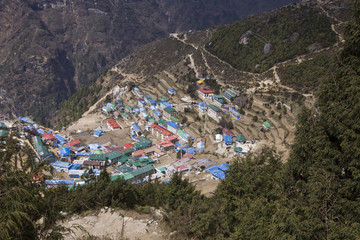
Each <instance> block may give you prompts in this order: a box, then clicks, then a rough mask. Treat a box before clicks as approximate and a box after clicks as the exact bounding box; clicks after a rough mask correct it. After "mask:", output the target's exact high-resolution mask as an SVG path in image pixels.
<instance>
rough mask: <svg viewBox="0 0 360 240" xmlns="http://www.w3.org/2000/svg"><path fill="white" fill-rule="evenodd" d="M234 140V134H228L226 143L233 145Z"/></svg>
mask: <svg viewBox="0 0 360 240" xmlns="http://www.w3.org/2000/svg"><path fill="white" fill-rule="evenodd" d="M232 144H233V141H232V136H231V135H226V136H225V145H232Z"/></svg>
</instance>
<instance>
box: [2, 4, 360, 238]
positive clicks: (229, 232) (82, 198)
mask: <svg viewBox="0 0 360 240" xmlns="http://www.w3.org/2000/svg"><path fill="white" fill-rule="evenodd" d="M359 39H360V1H359V0H355V1H354V21H353V22H352V23H350V24H349V25H348V26H347V28H346V31H345V40H346V42H345V44H344V48H343V50H342V51H341V53H340V54H339V56H338V57H337V62H336V67H335V74H334V75H332V76H324V77H323V78H321V79H320V80H319V87H318V89H319V90H318V93H317V99H318V100H317V104H316V107H315V108H314V109H311V110H309V109H305V108H304V109H303V112H302V113H301V114H300V115H299V118H298V125H297V130H296V138H295V141H294V144H293V146H292V150H291V154H290V157H289V159H288V161H287V162H286V163H282V162H281V161H280V157H279V156H278V155H277V154H276V153H275V152H274V151H273V150H272V149H264V150H263V151H262V153H260V154H258V155H249V156H247V157H246V158H245V159H238V160H236V161H235V162H234V163H233V164H232V167H231V169H230V171H229V172H228V174H227V178H226V179H225V180H223V181H222V182H221V184H220V185H219V187H218V189H217V190H216V192H215V194H214V195H213V196H212V197H209V198H207V197H205V196H203V195H201V194H200V193H199V192H198V191H196V190H195V188H194V186H193V185H191V184H190V183H189V182H188V181H187V180H182V178H181V176H180V175H174V176H173V178H172V179H171V182H170V183H169V184H159V183H158V182H151V183H144V184H139V185H135V184H130V183H128V182H125V181H123V180H121V179H118V180H116V181H113V182H112V181H110V177H109V176H108V175H107V174H106V173H104V172H103V173H102V174H101V175H100V177H99V178H98V179H96V180H92V179H89V181H92V183H91V184H88V185H86V186H82V187H77V188H76V189H75V190H71V191H68V190H67V189H65V188H57V189H47V190H45V189H44V186H43V185H42V184H35V183H31V181H30V179H31V176H33V175H34V174H35V173H37V172H38V171H39V168H41V167H42V166H38V167H34V166H33V165H32V166H29V167H27V168H26V169H28V170H27V171H26V172H24V171H21V170H19V169H17V168H15V167H14V164H13V160H14V159H15V158H18V157H17V156H18V155H17V154H18V152H19V151H20V150H21V149H19V148H20V147H19V146H18V145H17V144H16V142H15V140H13V138H12V137H10V138H9V139H8V141H7V145H2V146H1V147H2V148H6V151H1V152H0V171H1V172H0V239H36V238H41V239H60V238H61V234H60V233H59V232H58V231H57V230H60V229H56V228H54V223H55V221H56V220H58V219H61V215H60V211H65V212H68V213H70V214H71V213H81V212H83V211H86V210H91V209H98V208H101V207H104V206H111V207H118V208H125V209H141V208H147V207H149V206H153V207H156V208H162V209H163V210H165V217H164V221H166V222H167V223H168V224H169V226H170V227H171V229H173V230H176V231H177V235H175V236H174V238H178V239H360V161H359V159H360V111H359V109H360V69H359V66H360V48H359ZM23 158H24V159H23V161H25V157H23ZM28 158H29V159H32V158H33V156H31V154H30V153H29V154H28ZM30 163H31V161H30ZM42 217H43V224H35V223H36V222H37V221H38V220H39V219H41V218H42ZM48 229H52V231H48Z"/></svg>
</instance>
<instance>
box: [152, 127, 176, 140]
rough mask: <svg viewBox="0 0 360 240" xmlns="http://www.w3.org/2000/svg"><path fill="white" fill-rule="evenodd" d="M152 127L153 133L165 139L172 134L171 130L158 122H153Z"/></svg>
mask: <svg viewBox="0 0 360 240" xmlns="http://www.w3.org/2000/svg"><path fill="white" fill-rule="evenodd" d="M150 127H151V134H153V135H156V137H157V138H161V139H164V138H167V137H170V136H171V135H172V133H171V132H170V131H169V130H167V129H165V128H163V127H160V126H159V125H157V124H152V125H151V126H150Z"/></svg>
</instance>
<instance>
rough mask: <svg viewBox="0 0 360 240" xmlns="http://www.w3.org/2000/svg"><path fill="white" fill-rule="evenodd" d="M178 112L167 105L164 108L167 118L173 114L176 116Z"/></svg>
mask: <svg viewBox="0 0 360 240" xmlns="http://www.w3.org/2000/svg"><path fill="white" fill-rule="evenodd" d="M177 114H178V112H177V111H176V110H175V109H173V108H172V107H166V108H164V112H163V115H164V117H165V118H167V119H169V120H170V118H171V117H173V116H176V115H177Z"/></svg>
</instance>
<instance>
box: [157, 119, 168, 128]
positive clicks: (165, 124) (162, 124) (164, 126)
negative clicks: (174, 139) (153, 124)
mask: <svg viewBox="0 0 360 240" xmlns="http://www.w3.org/2000/svg"><path fill="white" fill-rule="evenodd" d="M158 125H159V126H160V127H163V128H165V129H167V122H166V121H165V120H159V124H158Z"/></svg>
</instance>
